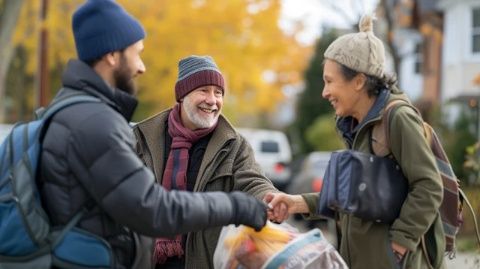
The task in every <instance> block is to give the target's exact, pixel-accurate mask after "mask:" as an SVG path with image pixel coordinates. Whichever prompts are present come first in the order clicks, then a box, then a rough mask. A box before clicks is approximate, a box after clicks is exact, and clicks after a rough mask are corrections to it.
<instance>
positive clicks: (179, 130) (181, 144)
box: [154, 103, 217, 264]
mask: <svg viewBox="0 0 480 269" xmlns="http://www.w3.org/2000/svg"><path fill="white" fill-rule="evenodd" d="M215 127H217V125H216V124H215V125H214V126H212V127H211V128H208V129H197V130H195V131H192V130H190V129H188V128H185V127H184V126H183V124H182V121H181V119H180V104H178V103H177V104H176V105H175V106H174V107H173V109H172V111H170V114H169V115H168V133H169V134H170V136H171V137H172V145H171V147H170V153H169V154H168V159H167V164H166V166H165V170H164V172H163V178H162V186H163V187H164V188H165V189H167V190H172V189H175V190H186V189H187V168H188V159H189V154H188V150H189V149H190V148H191V147H192V145H193V144H195V142H197V141H198V140H199V139H201V138H202V137H204V136H206V135H208V134H210V133H211V132H213V130H215ZM183 254H184V252H183V246H182V235H176V236H175V237H174V238H173V239H171V238H157V240H156V244H155V253H154V260H155V262H156V263H159V264H162V263H164V262H165V261H166V260H167V258H168V257H174V256H178V257H181V256H183Z"/></svg>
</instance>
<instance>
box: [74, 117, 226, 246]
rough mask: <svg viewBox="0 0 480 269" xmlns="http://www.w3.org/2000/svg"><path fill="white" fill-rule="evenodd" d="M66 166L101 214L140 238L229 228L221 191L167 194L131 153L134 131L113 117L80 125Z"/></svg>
mask: <svg viewBox="0 0 480 269" xmlns="http://www.w3.org/2000/svg"><path fill="white" fill-rule="evenodd" d="M68 150H69V154H68V156H69V157H68V163H69V165H70V166H71V167H72V172H73V174H74V175H75V177H76V178H77V179H78V180H79V181H80V183H81V185H82V186H83V187H84V188H85V189H86V191H87V192H88V193H89V194H90V195H91V197H93V199H94V200H95V201H96V202H97V204H98V205H99V206H100V208H101V209H102V210H103V211H105V213H106V214H108V215H109V216H111V217H112V218H113V219H115V220H116V221H117V222H118V223H119V224H122V225H125V226H127V227H129V228H131V229H133V230H135V231H137V232H139V233H141V234H145V235H148V236H155V237H163V236H173V235H176V234H181V233H185V232H188V231H196V230H201V229H204V228H207V227H211V226H222V225H226V224H229V223H230V222H231V219H232V217H233V216H232V214H233V213H232V202H231V201H230V198H229V197H228V196H227V195H226V194H225V193H220V192H218V193H202V194H194V193H188V192H181V191H171V192H167V191H166V190H164V189H163V188H162V187H161V186H160V185H158V184H155V183H154V176H153V174H152V172H151V171H150V170H149V169H148V168H146V167H145V166H144V165H143V163H142V162H141V161H140V159H139V158H138V157H137V155H136V154H135V150H134V139H133V133H132V131H131V129H130V127H129V126H128V124H127V122H126V121H125V120H124V119H123V118H120V116H119V115H116V113H112V112H110V113H108V111H107V112H106V111H102V113H97V114H95V115H94V117H90V118H89V119H87V120H85V121H84V122H81V123H80V124H78V126H77V127H76V130H74V131H73V132H72V136H70V138H69V149H68Z"/></svg>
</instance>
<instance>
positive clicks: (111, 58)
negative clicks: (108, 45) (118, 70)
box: [103, 51, 119, 66]
mask: <svg viewBox="0 0 480 269" xmlns="http://www.w3.org/2000/svg"><path fill="white" fill-rule="evenodd" d="M118 59H119V57H118V53H117V52H115V51H114V52H109V53H107V54H105V55H104V56H103V60H105V61H106V62H107V64H108V65H109V66H115V65H117V63H118Z"/></svg>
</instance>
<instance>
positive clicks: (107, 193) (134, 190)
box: [40, 60, 258, 268]
mask: <svg viewBox="0 0 480 269" xmlns="http://www.w3.org/2000/svg"><path fill="white" fill-rule="evenodd" d="M63 85H64V87H65V88H68V89H66V90H63V91H61V92H60V93H59V94H58V96H57V97H56V98H59V97H60V96H64V95H65V94H69V93H72V91H81V92H83V93H84V94H88V95H93V96H96V97H98V98H99V99H101V100H102V102H100V103H82V104H76V105H73V106H70V107H67V108H65V109H63V110H62V111H60V112H58V114H56V115H55V116H54V117H53V119H52V122H51V124H50V125H49V128H48V130H47V132H46V134H45V138H44V142H43V151H42V156H41V168H40V169H41V170H40V175H41V179H40V190H41V194H42V199H43V202H44V204H45V207H46V209H47V212H48V214H49V217H50V218H51V221H52V223H53V224H54V225H64V224H66V223H67V222H68V221H69V220H70V219H71V217H72V216H74V215H75V213H76V212H78V211H79V210H81V208H82V207H83V206H85V205H86V204H87V203H91V202H93V204H95V207H94V209H93V210H92V211H91V212H89V213H88V214H87V215H86V216H84V217H83V219H82V220H81V221H80V223H79V224H78V226H79V227H81V228H83V229H85V230H87V231H89V232H92V233H94V234H97V235H99V236H101V237H103V238H104V239H106V240H107V242H109V243H110V245H111V246H112V248H113V252H114V256H115V260H116V261H115V265H114V267H115V268H130V267H131V265H132V262H133V260H134V257H135V252H136V249H135V243H134V233H133V231H135V232H138V233H140V234H143V235H147V236H152V237H165V236H172V235H175V234H181V233H185V232H186V231H190V230H200V229H204V228H206V227H209V226H221V225H226V224H229V223H231V221H232V219H233V218H236V216H234V214H237V213H236V212H235V210H234V209H235V208H236V204H235V205H232V202H231V198H229V196H227V195H226V194H224V193H220V192H217V193H209V194H202V195H199V194H192V193H185V192H176V191H171V192H166V191H165V190H164V189H163V188H162V187H161V186H159V185H158V184H154V176H153V174H152V172H151V171H150V170H149V169H148V168H146V167H145V166H144V165H143V163H142V162H141V161H140V159H138V157H137V155H136V153H135V151H134V146H135V142H134V141H135V140H134V136H133V133H132V130H131V128H130V126H129V124H128V122H129V120H130V118H131V115H132V113H133V111H134V109H135V107H136V105H137V101H136V100H135V98H133V97H132V96H130V95H128V94H126V93H124V92H122V91H120V90H117V89H112V88H110V87H109V86H107V84H106V83H105V82H104V81H103V80H102V79H101V78H100V76H98V75H97V73H95V72H94V70H93V69H91V68H90V67H89V66H88V65H86V64H85V63H83V62H81V61H75V60H74V61H70V62H69V63H68V66H67V69H66V72H65V74H64V76H63ZM252 200H253V198H252ZM243 204H245V203H243ZM250 209H252V208H250ZM257 212H258V211H257ZM192 219H195V221H191V220H192ZM127 227H128V228H127ZM143 254H149V253H143ZM144 260H148V261H150V260H149V259H148V258H146V259H144ZM143 268H145V267H143Z"/></svg>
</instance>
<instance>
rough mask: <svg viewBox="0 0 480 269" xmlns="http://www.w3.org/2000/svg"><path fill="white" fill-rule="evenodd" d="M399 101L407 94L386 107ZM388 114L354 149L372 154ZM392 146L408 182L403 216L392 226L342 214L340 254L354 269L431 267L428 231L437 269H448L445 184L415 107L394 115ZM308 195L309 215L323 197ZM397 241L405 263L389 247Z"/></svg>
mask: <svg viewBox="0 0 480 269" xmlns="http://www.w3.org/2000/svg"><path fill="white" fill-rule="evenodd" d="M399 98H403V99H406V96H405V95H403V94H399V93H396V94H390V97H389V99H388V101H387V103H388V102H389V101H391V100H393V99H399ZM383 113H384V108H383V109H381V111H380V113H379V114H378V115H377V116H376V117H374V118H371V120H369V121H368V122H366V123H365V124H363V126H362V127H360V129H359V130H358V132H357V134H356V136H355V138H354V141H353V144H352V146H351V149H354V150H358V151H362V152H367V153H371V151H370V146H369V143H370V141H369V140H370V131H371V128H372V127H373V125H374V124H376V123H379V121H380V120H381V118H382V116H383ZM390 146H391V151H392V154H393V156H394V157H395V159H396V160H397V162H398V163H399V164H400V166H401V168H402V171H403V174H404V175H405V177H406V178H407V180H408V184H409V193H408V195H407V198H406V200H405V202H404V204H403V206H402V209H401V212H400V216H399V217H398V218H397V219H396V220H395V221H394V223H393V224H392V225H388V224H381V223H375V222H369V221H363V220H361V219H359V218H356V217H353V216H352V215H347V214H339V215H340V216H339V224H340V227H341V233H342V238H341V244H340V254H341V255H342V257H343V258H344V259H345V261H346V262H347V264H348V266H349V268H351V269H366V268H369V269H377V268H378V269H386V268H412V269H417V268H418V269H420V268H429V267H428V265H427V263H426V259H425V255H424V254H423V253H422V249H421V245H420V239H421V238H422V236H424V235H425V234H426V233H427V231H428V236H427V237H426V238H427V239H428V241H429V243H427V245H428V248H429V253H430V255H432V256H433V259H434V262H433V264H434V268H443V254H444V250H445V240H444V234H443V227H442V222H441V219H440V216H439V213H438V209H439V207H440V204H441V201H442V198H443V188H442V180H441V177H440V174H439V172H438V169H437V167H436V164H435V157H434V156H433V154H432V152H431V150H430V148H429V146H428V144H427V142H426V139H424V135H423V128H422V120H421V118H420V117H419V116H418V115H417V113H416V112H415V111H414V110H413V109H411V108H409V107H406V106H402V107H399V108H398V109H397V110H396V111H395V113H394V115H393V117H392V120H391V123H390ZM303 197H304V199H305V200H306V201H307V204H308V206H309V209H310V212H311V213H312V214H313V213H315V212H316V211H317V204H318V197H319V196H318V194H304V195H303ZM380 202H381V201H379V203H380ZM392 241H394V242H396V243H398V244H400V245H402V246H404V247H406V248H407V249H408V253H407V255H406V257H405V259H404V260H403V263H402V264H397V263H396V262H395V258H394V255H393V252H392V249H391V247H390V245H391V242H392Z"/></svg>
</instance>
